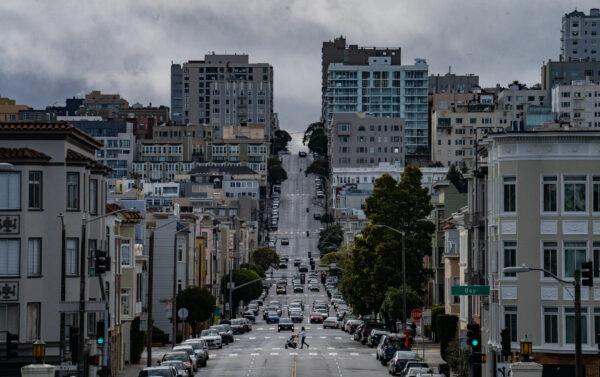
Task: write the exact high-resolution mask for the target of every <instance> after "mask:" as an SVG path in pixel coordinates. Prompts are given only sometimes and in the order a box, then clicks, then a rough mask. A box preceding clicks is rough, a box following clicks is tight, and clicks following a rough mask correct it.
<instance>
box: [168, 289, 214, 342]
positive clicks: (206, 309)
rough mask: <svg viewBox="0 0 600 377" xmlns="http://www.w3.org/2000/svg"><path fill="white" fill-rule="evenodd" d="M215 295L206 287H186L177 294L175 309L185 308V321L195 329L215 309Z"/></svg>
mask: <svg viewBox="0 0 600 377" xmlns="http://www.w3.org/2000/svg"><path fill="white" fill-rule="evenodd" d="M215 303H216V300H215V297H214V296H213V295H212V294H211V293H210V291H209V290H208V289H206V288H200V287H188V288H186V289H184V290H183V291H181V292H179V293H178V294H177V310H179V309H181V308H186V309H187V310H188V316H187V319H186V322H187V323H189V324H190V326H192V329H194V331H196V329H197V325H198V324H200V323H201V322H204V321H206V320H208V319H209V318H210V317H211V315H212V313H213V311H214V310H215Z"/></svg>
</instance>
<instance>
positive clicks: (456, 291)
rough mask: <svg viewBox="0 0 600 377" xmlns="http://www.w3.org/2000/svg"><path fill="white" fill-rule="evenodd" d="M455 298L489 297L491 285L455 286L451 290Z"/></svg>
mask: <svg viewBox="0 0 600 377" xmlns="http://www.w3.org/2000/svg"><path fill="white" fill-rule="evenodd" d="M451 293H452V295H453V296H488V295H489V294H490V286H489V285H455V286H453V287H452V289H451Z"/></svg>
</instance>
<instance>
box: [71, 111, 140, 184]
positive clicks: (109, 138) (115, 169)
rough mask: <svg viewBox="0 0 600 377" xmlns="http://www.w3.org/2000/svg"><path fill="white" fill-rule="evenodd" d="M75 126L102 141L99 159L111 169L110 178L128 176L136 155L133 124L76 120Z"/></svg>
mask: <svg viewBox="0 0 600 377" xmlns="http://www.w3.org/2000/svg"><path fill="white" fill-rule="evenodd" d="M71 123H72V124H73V126H75V127H77V128H78V129H80V130H82V131H84V132H85V133H87V134H88V135H90V136H92V137H93V138H94V139H96V140H98V141H99V142H101V143H102V148H100V149H99V150H98V151H97V153H96V158H97V160H98V161H99V162H100V163H102V164H104V165H106V166H108V167H109V168H110V169H111V172H110V178H125V177H128V176H129V174H130V172H131V168H132V164H133V158H134V156H135V136H134V134H133V124H132V123H127V122H122V121H107V120H99V121H74V122H71Z"/></svg>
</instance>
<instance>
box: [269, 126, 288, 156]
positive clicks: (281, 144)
mask: <svg viewBox="0 0 600 377" xmlns="http://www.w3.org/2000/svg"><path fill="white" fill-rule="evenodd" d="M290 141H292V137H291V136H290V134H289V133H287V131H284V130H277V131H275V133H274V135H273V139H271V154H274V155H276V154H277V153H279V151H283V150H286V149H287V145H288V143H289V142H290Z"/></svg>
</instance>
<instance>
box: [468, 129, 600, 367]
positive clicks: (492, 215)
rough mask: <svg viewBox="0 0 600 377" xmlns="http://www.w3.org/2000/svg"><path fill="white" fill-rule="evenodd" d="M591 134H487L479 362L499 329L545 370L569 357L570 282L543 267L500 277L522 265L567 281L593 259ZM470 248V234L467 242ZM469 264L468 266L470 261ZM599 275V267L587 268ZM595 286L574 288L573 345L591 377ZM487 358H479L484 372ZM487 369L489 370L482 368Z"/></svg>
mask: <svg viewBox="0 0 600 377" xmlns="http://www.w3.org/2000/svg"><path fill="white" fill-rule="evenodd" d="M599 145H600V133H599V132H597V131H593V130H589V129H585V128H575V127H567V126H564V125H563V126H547V127H545V128H542V129H539V130H536V131H532V132H519V133H498V134H489V135H488V137H487V140H486V141H485V147H486V151H487V153H486V154H485V156H484V158H483V161H485V162H486V165H485V166H484V167H482V169H485V170H481V171H480V172H479V173H478V175H479V176H480V177H482V180H483V181H484V182H485V187H486V188H487V189H486V194H485V195H486V197H487V200H486V201H487V203H488V205H487V209H485V210H484V211H483V212H480V213H482V214H483V216H484V222H483V225H484V228H485V229H486V233H487V234H486V238H487V240H486V241H485V242H484V243H483V245H482V246H480V247H479V248H480V249H482V250H485V251H482V252H483V254H482V255H484V254H485V255H486V256H485V258H484V259H482V260H480V261H479V263H481V265H482V266H485V276H486V277H487V280H488V282H489V285H490V287H491V289H492V294H491V296H490V299H489V302H488V304H489V306H487V305H486V306H483V307H482V308H484V313H483V320H484V322H482V328H484V329H486V330H484V339H483V342H482V344H483V345H484V348H485V349H486V350H487V352H488V361H490V360H494V358H495V357H497V355H498V354H499V350H500V349H501V346H500V330H501V329H503V328H506V329H508V331H509V335H510V338H511V341H512V348H513V350H514V351H518V349H519V341H520V340H521V339H524V338H525V337H527V339H529V340H531V341H532V342H533V357H534V359H535V360H536V362H538V363H540V364H542V365H543V366H544V370H545V372H547V373H549V375H556V374H557V373H558V370H559V369H561V368H562V370H564V369H568V368H572V365H573V363H574V352H573V351H574V347H575V344H574V342H575V340H574V333H575V331H574V323H575V322H574V308H573V288H572V287H570V286H569V285H568V284H561V283H559V282H557V281H556V280H554V279H552V278H551V277H550V275H548V274H546V273H544V272H529V273H521V274H509V273H504V272H503V268H505V267H511V266H520V265H526V266H529V267H532V268H540V269H544V270H546V271H549V272H550V273H552V274H554V275H556V276H558V277H560V278H561V279H564V280H566V281H572V280H573V274H574V271H575V269H578V268H580V266H581V263H582V262H584V261H586V260H591V261H594V268H595V269H598V265H599V263H600V222H599V221H598V212H599V211H600V196H599V195H598V193H600V164H599V163H598V162H599V160H600V149H599ZM473 244H475V245H477V243H476V240H475V241H474V243H473ZM471 265H474V266H477V265H478V261H473V262H472V263H471ZM595 275H596V276H595V277H596V278H597V277H599V276H598V273H597V272H596V274H595ZM599 298H600V287H597V286H595V287H593V288H588V287H583V288H582V320H583V325H582V342H583V346H582V350H583V357H584V359H583V364H584V365H585V368H586V370H587V374H586V375H587V376H598V370H599V366H600V365H599V359H598V356H597V353H598V348H597V347H598V345H597V344H596V338H595V334H597V333H598V332H599V331H600V300H599ZM490 364H491V363H488V365H489V367H490V368H491V365H490ZM488 373H489V374H488V375H494V374H492V371H491V369H488Z"/></svg>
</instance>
